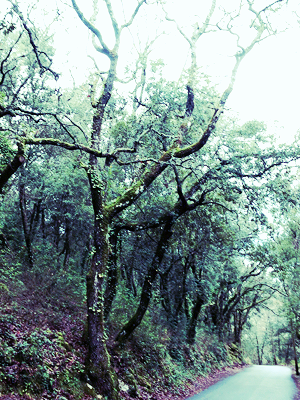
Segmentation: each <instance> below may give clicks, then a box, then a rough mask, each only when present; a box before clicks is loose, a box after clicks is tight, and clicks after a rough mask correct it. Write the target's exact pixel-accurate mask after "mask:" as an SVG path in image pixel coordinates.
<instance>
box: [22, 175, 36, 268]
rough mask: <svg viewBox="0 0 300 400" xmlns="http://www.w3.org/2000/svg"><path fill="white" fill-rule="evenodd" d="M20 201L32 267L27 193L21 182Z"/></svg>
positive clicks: (31, 266) (29, 261)
mask: <svg viewBox="0 0 300 400" xmlns="http://www.w3.org/2000/svg"><path fill="white" fill-rule="evenodd" d="M19 202H20V210H21V217H22V224H23V232H24V237H25V243H26V249H27V255H28V263H29V266H30V268H31V269H32V268H33V254H32V246H31V232H30V226H29V223H28V218H27V208H26V194H25V186H24V184H23V183H21V184H20V187H19Z"/></svg>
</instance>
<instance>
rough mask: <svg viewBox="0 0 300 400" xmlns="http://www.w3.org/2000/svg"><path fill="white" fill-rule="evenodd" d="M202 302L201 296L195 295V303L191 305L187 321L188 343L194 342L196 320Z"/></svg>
mask: <svg viewBox="0 0 300 400" xmlns="http://www.w3.org/2000/svg"><path fill="white" fill-rule="evenodd" d="M203 304H204V299H203V296H201V295H199V294H198V295H197V299H196V303H195V305H194V307H193V311H192V316H191V319H190V322H189V326H188V330H187V342H188V343H189V344H194V343H195V336H196V327H197V320H198V316H199V314H200V311H201V308H202V306H203Z"/></svg>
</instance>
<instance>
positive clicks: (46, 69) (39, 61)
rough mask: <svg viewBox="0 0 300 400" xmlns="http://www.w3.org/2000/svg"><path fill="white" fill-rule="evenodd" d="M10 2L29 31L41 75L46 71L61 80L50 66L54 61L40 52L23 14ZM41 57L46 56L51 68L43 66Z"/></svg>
mask: <svg viewBox="0 0 300 400" xmlns="http://www.w3.org/2000/svg"><path fill="white" fill-rule="evenodd" d="M9 1H10V2H11V4H12V6H13V10H14V12H15V13H16V14H17V15H18V17H19V18H20V20H21V22H22V24H23V26H24V28H25V30H26V31H27V34H28V37H29V41H30V44H31V46H32V49H33V52H34V54H35V57H36V59H37V62H38V65H39V67H40V69H41V74H43V73H44V72H45V71H49V72H50V73H51V74H52V75H53V76H54V78H55V80H57V79H58V78H59V74H58V73H56V72H55V71H53V70H52V69H51V68H50V66H51V64H52V60H51V59H50V58H49V56H48V55H47V54H46V53H45V52H44V51H40V50H38V47H37V45H36V44H35V42H34V40H33V35H32V32H31V30H30V29H29V27H28V26H27V24H26V22H25V19H24V17H23V14H22V13H21V11H20V10H19V8H18V6H17V4H15V3H13V1H12V0H9ZM41 55H44V56H45V57H46V58H47V59H48V60H49V63H50V65H49V66H45V65H43V63H42V61H41V58H40V56H41Z"/></svg>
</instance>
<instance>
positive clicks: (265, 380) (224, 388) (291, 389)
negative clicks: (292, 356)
mask: <svg viewBox="0 0 300 400" xmlns="http://www.w3.org/2000/svg"><path fill="white" fill-rule="evenodd" d="M295 392H296V386H295V384H294V382H293V380H292V378H291V370H290V369H289V368H288V367H280V366H266V365H261V366H260V365H254V366H251V367H249V368H245V369H244V370H243V371H241V372H239V373H238V374H236V375H233V376H230V377H229V378H226V379H224V380H222V381H220V382H218V383H216V384H215V385H213V386H211V387H210V388H208V389H206V390H203V392H201V393H199V394H197V395H195V396H193V397H190V400H292V399H293V395H294V393H295Z"/></svg>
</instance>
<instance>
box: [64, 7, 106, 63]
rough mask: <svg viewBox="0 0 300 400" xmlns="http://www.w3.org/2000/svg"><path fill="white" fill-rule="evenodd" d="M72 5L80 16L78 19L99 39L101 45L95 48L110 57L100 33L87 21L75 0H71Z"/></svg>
mask: <svg viewBox="0 0 300 400" xmlns="http://www.w3.org/2000/svg"><path fill="white" fill-rule="evenodd" d="M72 5H73V8H74V10H75V11H76V13H77V15H78V17H79V18H80V20H81V21H82V22H83V23H84V25H85V26H86V27H87V28H88V29H89V30H90V31H91V32H92V33H93V34H94V35H95V36H96V37H97V39H98V40H99V42H100V44H101V46H102V47H99V46H95V45H94V46H95V48H96V50H97V51H99V52H100V53H103V54H105V55H106V56H108V57H110V56H111V51H110V50H109V48H108V47H107V46H106V44H105V43H104V41H103V38H102V35H101V33H100V31H99V30H98V29H97V28H96V27H95V26H94V25H93V24H92V23H91V22H90V21H88V20H87V19H86V18H85V17H84V15H83V13H82V12H81V10H80V9H79V7H78V5H77V3H76V1H75V0H72Z"/></svg>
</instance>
